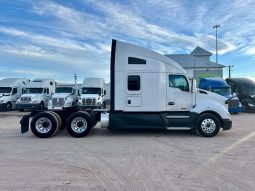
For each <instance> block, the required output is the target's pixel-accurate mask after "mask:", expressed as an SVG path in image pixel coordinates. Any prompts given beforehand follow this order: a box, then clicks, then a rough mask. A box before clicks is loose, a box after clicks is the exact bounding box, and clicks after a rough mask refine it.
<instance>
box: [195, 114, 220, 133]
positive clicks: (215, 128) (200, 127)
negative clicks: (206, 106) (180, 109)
mask: <svg viewBox="0 0 255 191" xmlns="http://www.w3.org/2000/svg"><path fill="white" fill-rule="evenodd" d="M219 131H220V121H219V119H218V118H217V117H216V116H215V115H213V114H211V113H204V114H202V115H200V116H199V117H198V120H197V125H196V133H197V134H198V135H199V136H203V137H214V136H215V135H217V134H218V133H219Z"/></svg>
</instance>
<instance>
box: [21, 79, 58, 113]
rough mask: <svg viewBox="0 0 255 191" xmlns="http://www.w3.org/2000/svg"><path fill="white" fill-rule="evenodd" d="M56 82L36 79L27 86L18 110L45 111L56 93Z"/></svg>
mask: <svg viewBox="0 0 255 191" xmlns="http://www.w3.org/2000/svg"><path fill="white" fill-rule="evenodd" d="M55 87H56V82H55V80H54V79H44V78H36V79H34V80H33V81H30V83H28V84H27V86H26V91H25V93H24V94H23V95H22V96H21V97H20V98H19V99H18V100H17V102H16V105H17V109H19V110H20V111H24V110H26V109H29V110H31V109H32V110H34V109H41V110H43V109H45V108H47V106H48V102H49V100H50V98H51V96H52V94H53V93H54V92H55Z"/></svg>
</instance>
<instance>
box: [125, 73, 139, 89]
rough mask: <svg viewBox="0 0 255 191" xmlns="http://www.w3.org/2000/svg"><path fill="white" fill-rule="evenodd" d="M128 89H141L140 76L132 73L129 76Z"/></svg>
mask: <svg viewBox="0 0 255 191" xmlns="http://www.w3.org/2000/svg"><path fill="white" fill-rule="evenodd" d="M128 90H129V91H139V90H140V76H138V75H130V76H128Z"/></svg>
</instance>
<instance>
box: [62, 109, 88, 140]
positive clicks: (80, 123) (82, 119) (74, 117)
mask: <svg viewBox="0 0 255 191" xmlns="http://www.w3.org/2000/svg"><path fill="white" fill-rule="evenodd" d="M66 124H67V126H66V130H67V132H68V133H69V134H70V135H71V136H73V137H78V138H79V137H85V136H86V135H88V134H89V132H90V130H91V128H92V126H93V125H92V119H91V116H90V114H89V113H87V112H85V111H78V112H75V113H73V114H71V115H70V116H69V117H68V119H67V123H66ZM76 128H77V129H76Z"/></svg>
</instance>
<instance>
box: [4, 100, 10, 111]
mask: <svg viewBox="0 0 255 191" xmlns="http://www.w3.org/2000/svg"><path fill="white" fill-rule="evenodd" d="M5 109H6V111H10V110H11V109H12V103H11V102H7V104H6V106H5Z"/></svg>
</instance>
